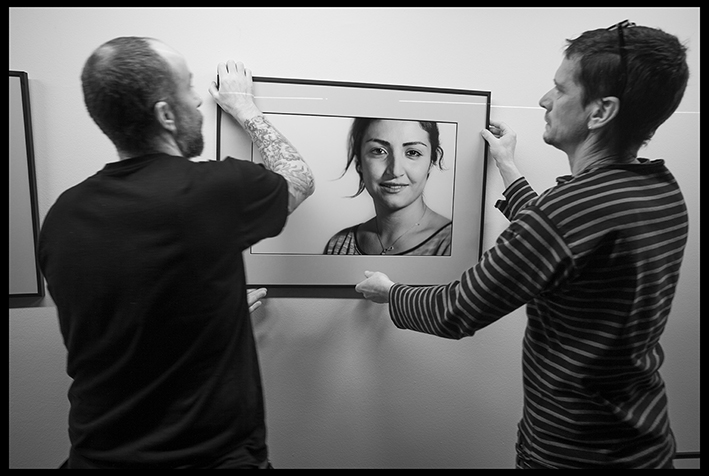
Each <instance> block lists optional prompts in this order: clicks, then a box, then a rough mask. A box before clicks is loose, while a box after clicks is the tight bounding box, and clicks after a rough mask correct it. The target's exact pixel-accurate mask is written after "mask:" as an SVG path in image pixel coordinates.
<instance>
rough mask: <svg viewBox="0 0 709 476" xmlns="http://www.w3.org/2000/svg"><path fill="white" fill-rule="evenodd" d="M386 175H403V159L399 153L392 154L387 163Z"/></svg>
mask: <svg viewBox="0 0 709 476" xmlns="http://www.w3.org/2000/svg"><path fill="white" fill-rule="evenodd" d="M387 173H389V175H392V176H394V177H401V176H402V175H404V157H403V155H402V154H400V153H399V152H392V153H391V155H390V156H389V160H388V161H387Z"/></svg>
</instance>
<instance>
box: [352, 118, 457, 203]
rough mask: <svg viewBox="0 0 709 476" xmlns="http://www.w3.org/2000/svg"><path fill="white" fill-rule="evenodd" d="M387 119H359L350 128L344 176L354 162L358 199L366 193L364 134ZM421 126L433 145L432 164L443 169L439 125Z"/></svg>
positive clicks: (423, 123) (428, 122)
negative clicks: (361, 158)
mask: <svg viewBox="0 0 709 476" xmlns="http://www.w3.org/2000/svg"><path fill="white" fill-rule="evenodd" d="M382 120H386V119H382V118H372V117H357V118H355V120H354V121H353V122H352V127H351V128H350V134H349V137H348V145H347V165H346V166H345V172H344V173H343V174H342V175H344V174H345V173H347V170H349V168H350V165H352V163H353V162H354V164H355V170H356V171H357V174H358V175H359V189H358V190H357V193H355V194H354V195H352V197H356V196H357V195H359V194H360V193H362V192H363V191H364V188H365V186H364V179H363V178H362V170H361V167H360V158H359V155H360V154H361V152H362V141H363V140H364V134H365V133H366V132H367V129H368V128H369V126H370V125H371V124H372V123H374V122H376V121H382ZM417 122H418V123H419V125H420V126H421V129H423V130H424V131H426V132H427V133H428V140H429V142H430V143H431V164H432V165H437V166H438V168H440V169H443V148H442V147H441V139H440V133H439V131H438V124H437V123H435V122H431V121H417Z"/></svg>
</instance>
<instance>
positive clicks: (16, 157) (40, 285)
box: [9, 70, 44, 298]
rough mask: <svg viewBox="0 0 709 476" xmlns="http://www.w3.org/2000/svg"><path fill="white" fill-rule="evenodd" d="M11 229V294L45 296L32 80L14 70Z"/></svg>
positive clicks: (10, 165)
mask: <svg viewBox="0 0 709 476" xmlns="http://www.w3.org/2000/svg"><path fill="white" fill-rule="evenodd" d="M9 106H10V119H9V129H10V132H9V136H10V158H9V162H10V163H9V169H10V172H9V179H10V180H9V189H10V199H9V228H10V240H9V241H10V243H9V245H10V255H9V256H10V257H9V265H10V266H9V268H10V297H11V298H12V297H42V296H44V282H43V279H42V274H41V272H40V269H39V263H38V261H37V239H38V236H39V211H38V207H37V179H36V175H35V163H34V143H33V137H32V118H31V109H30V93H29V79H28V75H27V73H26V72H25V71H13V70H10V96H9Z"/></svg>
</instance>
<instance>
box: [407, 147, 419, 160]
mask: <svg viewBox="0 0 709 476" xmlns="http://www.w3.org/2000/svg"><path fill="white" fill-rule="evenodd" d="M406 156H407V157H411V158H412V159H418V158H419V157H422V156H423V154H422V153H421V151H418V150H416V149H410V150H407V151H406Z"/></svg>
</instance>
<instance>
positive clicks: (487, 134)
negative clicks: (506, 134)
mask: <svg viewBox="0 0 709 476" xmlns="http://www.w3.org/2000/svg"><path fill="white" fill-rule="evenodd" d="M480 135H481V136H482V138H483V139H485V140H486V141H488V142H490V141H491V140H493V139H494V138H495V136H494V135H493V134H492V132H490V131H488V130H487V129H483V130H481V131H480Z"/></svg>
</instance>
